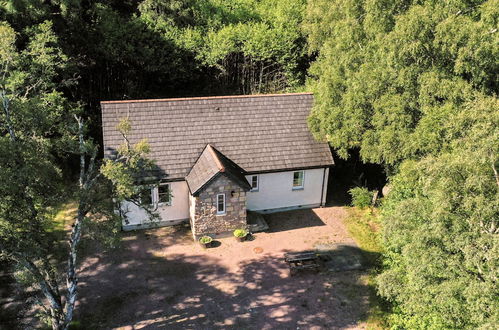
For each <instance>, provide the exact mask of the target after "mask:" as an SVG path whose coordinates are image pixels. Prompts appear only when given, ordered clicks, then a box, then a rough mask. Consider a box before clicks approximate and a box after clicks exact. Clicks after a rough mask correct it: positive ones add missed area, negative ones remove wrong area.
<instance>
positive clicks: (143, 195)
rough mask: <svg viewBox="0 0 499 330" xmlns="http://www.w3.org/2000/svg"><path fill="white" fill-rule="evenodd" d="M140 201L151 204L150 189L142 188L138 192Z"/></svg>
mask: <svg viewBox="0 0 499 330" xmlns="http://www.w3.org/2000/svg"><path fill="white" fill-rule="evenodd" d="M140 202H141V203H142V204H146V205H151V204H152V189H151V188H144V189H143V190H142V191H141V192H140Z"/></svg>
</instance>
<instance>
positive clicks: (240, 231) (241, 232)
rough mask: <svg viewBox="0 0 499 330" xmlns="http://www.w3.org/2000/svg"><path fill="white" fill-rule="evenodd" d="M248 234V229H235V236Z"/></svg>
mask: <svg viewBox="0 0 499 330" xmlns="http://www.w3.org/2000/svg"><path fill="white" fill-rule="evenodd" d="M246 235H248V231H247V230H246V229H236V230H234V236H235V237H245V236H246Z"/></svg>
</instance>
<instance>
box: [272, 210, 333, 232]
mask: <svg viewBox="0 0 499 330" xmlns="http://www.w3.org/2000/svg"><path fill="white" fill-rule="evenodd" d="M264 218H265V221H266V222H267V224H268V225H269V229H268V232H270V233H275V232H280V231H288V230H293V229H300V228H306V227H316V226H325V225H326V224H325V223H324V222H323V221H322V220H321V218H320V217H319V216H317V214H315V212H314V211H313V210H312V209H300V210H293V211H286V212H278V213H268V214H264Z"/></svg>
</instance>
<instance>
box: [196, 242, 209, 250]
mask: <svg viewBox="0 0 499 330" xmlns="http://www.w3.org/2000/svg"><path fill="white" fill-rule="evenodd" d="M211 243H212V242H209V243H201V242H199V245H201V247H202V248H203V249H207V248H209V247H211Z"/></svg>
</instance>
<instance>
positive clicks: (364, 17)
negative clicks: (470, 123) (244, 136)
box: [305, 0, 499, 165]
mask: <svg viewBox="0 0 499 330" xmlns="http://www.w3.org/2000/svg"><path fill="white" fill-rule="evenodd" d="M494 4H495V5H494ZM305 29H306V31H307V33H308V35H309V43H310V51H313V52H319V57H318V60H317V61H316V62H315V63H313V65H312V67H311V70H310V73H311V75H312V79H311V80H310V82H309V84H310V87H311V88H312V89H313V90H314V91H315V95H316V98H317V103H316V106H315V108H314V112H313V115H312V116H311V118H310V126H311V128H312V129H313V131H314V132H315V134H316V135H317V137H318V138H321V139H326V140H327V141H329V142H330V143H331V145H332V146H333V147H335V148H336V149H338V152H339V154H340V155H341V156H343V157H346V156H347V151H348V149H349V148H360V151H361V156H362V158H363V159H364V160H365V161H369V162H376V163H384V164H388V165H392V164H393V165H396V164H398V163H399V162H401V161H402V160H404V159H407V158H415V157H419V156H421V155H425V154H428V153H438V152H440V151H443V150H445V149H446V148H447V147H448V145H449V143H450V142H451V141H452V139H453V138H454V137H455V136H454V135H453V134H459V132H449V128H448V126H449V124H450V123H449V121H448V120H447V118H448V116H449V115H450V114H452V113H455V112H458V111H462V110H463V109H464V108H465V107H464V105H465V104H467V103H470V102H479V100H480V99H481V98H482V97H485V96H490V95H492V94H493V93H495V92H497V81H496V74H497V72H498V70H499V67H498V62H497V61H495V60H494V59H495V58H497V57H498V55H499V54H498V51H499V50H498V48H497V42H498V41H499V40H498V34H497V33H496V30H497V1H476V2H474V3H469V1H452V2H435V1H424V2H422V3H421V4H419V3H417V2H414V3H413V2H412V1H325V0H317V1H311V2H309V5H308V15H307V20H306V23H305ZM474 49H475V50H476V51H474Z"/></svg>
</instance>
